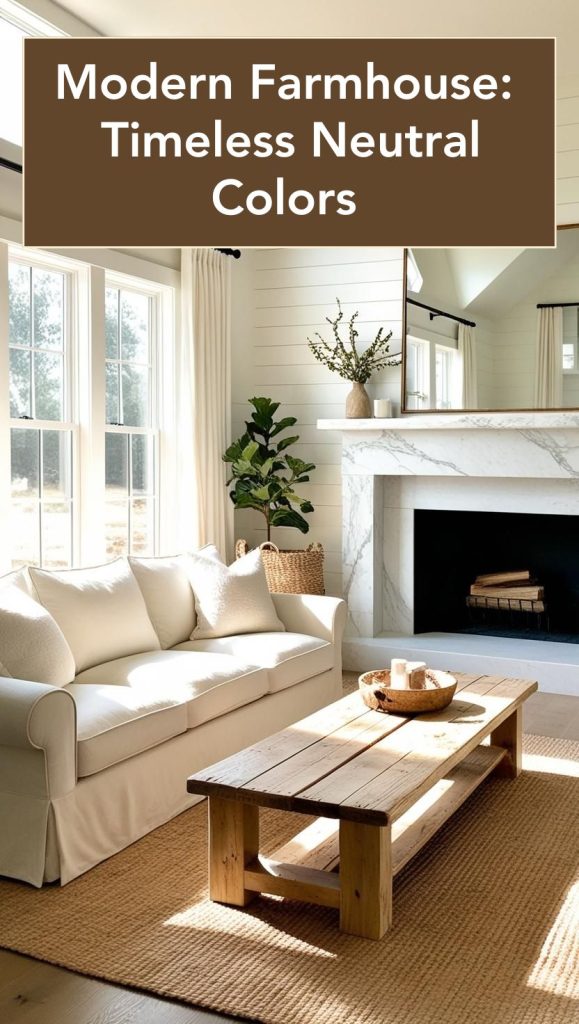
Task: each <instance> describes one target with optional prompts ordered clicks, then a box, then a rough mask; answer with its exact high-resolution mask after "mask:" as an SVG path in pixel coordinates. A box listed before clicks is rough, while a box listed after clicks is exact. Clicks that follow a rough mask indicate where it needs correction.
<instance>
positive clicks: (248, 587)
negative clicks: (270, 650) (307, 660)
mask: <svg viewBox="0 0 579 1024" xmlns="http://www.w3.org/2000/svg"><path fill="white" fill-rule="evenodd" d="M189 575H190V578H191V585H192V587H193V591H194V593H195V605H196V608H197V626H196V628H195V629H194V631H193V633H192V634H191V639H192V640H203V639H205V638H207V637H211V638H213V637H220V636H233V635H235V634H236V633H268V632H275V631H278V630H284V629H285V626H284V625H283V623H281V622H280V621H279V619H278V617H277V615H276V611H275V605H274V603H273V601H272V599H271V594H270V592H269V590H268V589H267V580H266V578H265V572H264V568H263V563H262V560H261V552H260V550H259V548H256V549H255V550H254V551H250V552H249V554H247V555H244V557H243V558H240V559H239V560H238V561H237V562H234V563H233V565H230V566H229V567H228V566H227V565H224V564H223V563H222V562H217V561H216V560H215V559H213V558H208V557H207V556H206V555H204V554H203V553H199V554H193V555H189Z"/></svg>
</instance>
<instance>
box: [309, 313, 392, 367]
mask: <svg viewBox="0 0 579 1024" xmlns="http://www.w3.org/2000/svg"><path fill="white" fill-rule="evenodd" d="M336 302H337V303H338V315H337V316H336V317H335V319H334V320H332V318H331V317H329V316H327V317H326V320H327V321H328V323H329V324H330V327H331V328H332V334H333V336H334V344H333V345H329V344H328V343H327V342H326V341H324V339H323V338H322V336H321V334H320V333H319V332H318V331H316V332H315V334H314V339H316V338H317V339H318V340H317V341H316V340H314V339H312V338H308V347H309V349H310V352H311V353H312V354H313V355H314V356H315V358H316V359H317V360H318V362H320V363H323V364H324V366H327V367H328V369H329V370H332V371H333V372H334V373H337V374H339V376H340V377H342V378H343V379H344V380H351V381H354V382H357V383H359V384H365V383H366V381H368V380H370V377H371V376H372V374H373V373H376V372H377V371H378V370H383V369H384V367H386V366H399V364H400V362H401V355H400V353H398V354H394V355H390V339H391V337H392V331H389V332H388V334H384V328H383V327H381V328H380V330H379V331H378V334H377V335H376V337H375V338H374V341H373V342H372V343H371V345H369V346H368V348H367V349H364V350H363V351H360V350H359V349H358V346H357V341H356V339H357V338H358V337H359V332H358V331H357V330H356V321H357V319H358V316H359V313H358V312H356V313H353V314H352V316H351V317H350V319H349V320H348V321H345V323H347V326H348V342H347V346H348V347H347V346H346V344H344V342H343V341H342V339H341V337H340V327H341V326H342V325H343V323H344V313H343V311H342V306H341V304H340V300H339V299H336Z"/></svg>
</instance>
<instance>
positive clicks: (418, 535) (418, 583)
mask: <svg viewBox="0 0 579 1024" xmlns="http://www.w3.org/2000/svg"><path fill="white" fill-rule="evenodd" d="M521 569H527V570H529V572H530V575H531V580H538V581H540V584H541V587H542V589H543V591H544V613H543V614H536V613H535V612H533V611H531V610H529V611H525V610H524V607H523V609H522V610H521V609H518V608H517V607H516V604H515V605H513V606H512V607H511V608H510V609H509V606H508V602H507V601H506V600H505V601H501V602H497V604H496V606H495V604H494V602H490V607H489V608H488V610H486V611H483V610H482V609H473V608H472V607H470V608H469V607H468V603H467V597H468V595H469V594H470V588H471V585H472V583H473V581H474V580H475V579H476V577H477V576H482V575H485V574H489V573H502V572H510V571H513V570H521ZM513 608H516V610H513ZM414 616H415V617H414V631H415V633H432V632H443V633H478V634H481V633H482V634H486V635H491V636H506V637H526V638H529V639H534V640H546V639H548V640H558V641H563V642H567V643H579V517H578V516H570V515H545V514H533V513H530V514H528V513H521V512H466V511H448V510H445V511H442V510H433V509H416V510H415V512H414Z"/></svg>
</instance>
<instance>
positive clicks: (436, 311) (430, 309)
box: [406, 298, 579, 327]
mask: <svg viewBox="0 0 579 1024" xmlns="http://www.w3.org/2000/svg"><path fill="white" fill-rule="evenodd" d="M406 301H407V302H411V303H412V305H413V306H420V308H421V309H426V310H428V312H429V313H430V319H431V320H434V318H435V316H444V317H446V319H447V320H456V322H457V324H464V325H465V327H476V324H475V322H474V320H465V319H464V317H462V316H455V315H454V313H445V312H444V310H443V309H435V307H434V306H427V305H426V304H425V303H424V302H418V301H417V300H416V299H409V298H407V299H406ZM578 305H579V303H578Z"/></svg>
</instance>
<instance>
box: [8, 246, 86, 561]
mask: <svg viewBox="0 0 579 1024" xmlns="http://www.w3.org/2000/svg"><path fill="white" fill-rule="evenodd" d="M6 249H7V258H6V292H7V313H8V312H9V284H8V271H9V267H10V265H11V264H17V265H19V266H24V267H27V268H32V269H35V268H36V269H39V270H45V271H54V272H57V273H61V274H62V275H63V278H64V302H63V346H62V357H63V396H62V400H63V413H64V417H63V419H61V420H46V419H40V418H38V419H37V418H34V417H32V418H31V419H27V418H20V417H13V416H12V415H11V412H10V394H9V393H8V409H7V428H8V436H9V440H8V446H9V450H10V446H11V439H12V431H13V430H33V431H36V432H38V433H39V435H42V434H43V433H45V432H46V431H53V432H56V433H63V434H68V435H69V436H70V445H71V453H70V464H69V472H70V477H71V479H70V496H69V497H68V498H67V499H66V501H67V503H68V504H69V506H70V537H69V550H70V557H71V565H75V564H76V561H77V557H78V552H79V543H78V539H79V535H80V522H79V501H78V489H79V451H78V447H79V444H78V442H79V430H78V417H77V413H78V402H77V396H76V380H77V351H78V320H77V316H76V308H77V277H76V273H75V271H76V265H75V264H74V263H73V262H72V261H70V260H68V259H66V257H57V256H53V255H52V254H51V253H48V252H43V251H38V250H25V249H24V248H23V247H21V246H15V245H8V246H7V247H6ZM32 316H33V305H32V290H31V317H32ZM6 339H7V344H6V346H5V347H6V350H7V360H8V386H9V380H10V369H9V367H10V361H9V360H10V349H11V348H12V347H13V346H11V345H10V338H9V332H8V330H7V331H6ZM22 349H24V350H26V349H25V348H24V347H22ZM22 349H20V350H22ZM30 351H31V352H34V351H35V349H34V346H33V345H32V337H31V345H30ZM33 379H34V377H33V370H32V376H31V380H32V381H33ZM31 411H32V408H31ZM39 450H40V452H42V441H40V446H39ZM11 461H12V460H11V454H10V457H9V463H8V465H9V477H10V495H9V505H10V509H11V508H12V500H13V499H12V481H11ZM41 477H42V464H41V463H40V464H39V488H38V515H39V558H40V561H39V565H40V566H42V564H43V560H42V552H43V540H42V508H43V504H45V499H44V497H43V494H42V491H43V485H42V482H41ZM8 557H9V560H10V563H11V566H10V567H12V558H11V555H9V556H8Z"/></svg>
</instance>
